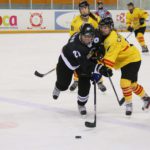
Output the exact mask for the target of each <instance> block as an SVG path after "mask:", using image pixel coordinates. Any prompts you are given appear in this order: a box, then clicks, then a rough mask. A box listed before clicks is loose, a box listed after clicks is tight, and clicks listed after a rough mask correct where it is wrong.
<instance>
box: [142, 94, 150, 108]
mask: <svg viewBox="0 0 150 150" xmlns="http://www.w3.org/2000/svg"><path fill="white" fill-rule="evenodd" d="M142 100H143V103H144V104H143V107H142V110H146V109H148V108H149V106H150V97H149V96H148V95H147V94H146V95H145V96H144V97H142Z"/></svg>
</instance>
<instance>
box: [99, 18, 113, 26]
mask: <svg viewBox="0 0 150 150" xmlns="http://www.w3.org/2000/svg"><path fill="white" fill-rule="evenodd" d="M104 25H107V26H109V27H110V28H111V29H113V28H114V22H113V20H112V18H111V17H107V18H104V19H102V20H101V21H100V22H99V27H102V26H104Z"/></svg>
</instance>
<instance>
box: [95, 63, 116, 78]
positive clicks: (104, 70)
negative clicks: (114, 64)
mask: <svg viewBox="0 0 150 150" xmlns="http://www.w3.org/2000/svg"><path fill="white" fill-rule="evenodd" d="M95 70H96V71H97V72H99V73H100V74H101V75H103V76H105V77H111V76H112V75H113V72H112V70H111V69H110V68H108V67H106V66H104V65H102V64H97V65H96V67H95Z"/></svg>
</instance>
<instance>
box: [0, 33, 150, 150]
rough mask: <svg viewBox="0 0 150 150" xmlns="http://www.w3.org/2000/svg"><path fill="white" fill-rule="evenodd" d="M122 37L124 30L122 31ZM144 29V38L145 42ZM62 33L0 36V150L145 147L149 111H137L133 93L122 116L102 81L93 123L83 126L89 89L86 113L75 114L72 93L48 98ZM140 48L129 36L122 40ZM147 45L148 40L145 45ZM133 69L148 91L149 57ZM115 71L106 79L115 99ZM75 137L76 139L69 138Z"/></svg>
mask: <svg viewBox="0 0 150 150" xmlns="http://www.w3.org/2000/svg"><path fill="white" fill-rule="evenodd" d="M122 34H123V35H124V36H125V37H126V36H127V35H128V34H129V33H122ZM149 36H150V34H149V33H146V34H145V38H146V42H147V43H148V42H149V41H150V39H149ZM68 37H69V35H68V34H58V33H57V34H3V35H2V34H0V43H1V44H0V62H1V63H0V150H133V149H135V150H141V149H143V150H149V149H150V148H149V141H150V113H149V112H143V111H142V110H141V107H142V102H141V100H140V99H139V98H138V97H137V96H135V95H134V96H133V104H134V112H133V115H132V117H131V118H127V117H125V115H124V106H122V107H120V106H119V105H118V103H117V101H116V98H115V95H114V93H113V90H112V88H111V85H110V83H109V80H108V79H106V78H105V79H104V83H105V85H106V86H107V89H108V90H107V92H106V93H105V94H103V93H101V92H100V91H99V90H98V89H97V127H96V128H94V129H88V128H86V127H85V126H84V122H85V121H87V120H88V121H93V98H94V96H93V87H92V88H91V92H90V98H89V101H88V103H87V111H88V115H87V117H86V118H81V116H80V115H79V113H78V110H77V104H76V99H77V98H76V97H77V91H75V92H70V91H69V90H68V91H66V92H62V93H61V95H60V97H59V99H58V100H53V99H52V90H53V88H54V83H55V80H56V75H55V72H53V73H51V74H49V75H48V76H46V77H44V78H38V77H35V76H34V71H35V70H38V71H39V72H41V73H45V72H47V71H49V70H50V69H52V68H54V67H55V66H56V63H57V59H58V56H59V54H60V52H61V48H62V46H63V45H64V44H65V43H66V42H67V40H68ZM128 40H129V41H131V42H132V43H134V44H135V45H136V46H137V47H138V48H140V46H139V44H138V43H137V41H136V39H135V37H134V35H131V36H130V37H129V38H128ZM148 47H149V48H150V42H149V43H148ZM142 58H143V62H142V66H141V70H140V73H139V83H141V84H142V85H143V86H144V87H145V89H146V91H147V93H150V84H149V76H150V66H149V65H150V56H145V55H142ZM119 78H120V72H119V71H114V76H113V77H112V80H113V82H114V84H115V87H116V89H117V93H118V95H119V97H120V98H121V97H122V94H121V90H120V87H119ZM76 135H81V136H82V138H81V139H75V136H76Z"/></svg>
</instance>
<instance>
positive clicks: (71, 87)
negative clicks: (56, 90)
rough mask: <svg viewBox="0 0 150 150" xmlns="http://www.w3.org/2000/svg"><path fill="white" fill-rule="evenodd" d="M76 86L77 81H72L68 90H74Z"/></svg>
mask: <svg viewBox="0 0 150 150" xmlns="http://www.w3.org/2000/svg"><path fill="white" fill-rule="evenodd" d="M77 86H78V81H74V82H73V84H72V85H71V86H70V91H74V90H75V89H76V88H77Z"/></svg>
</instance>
